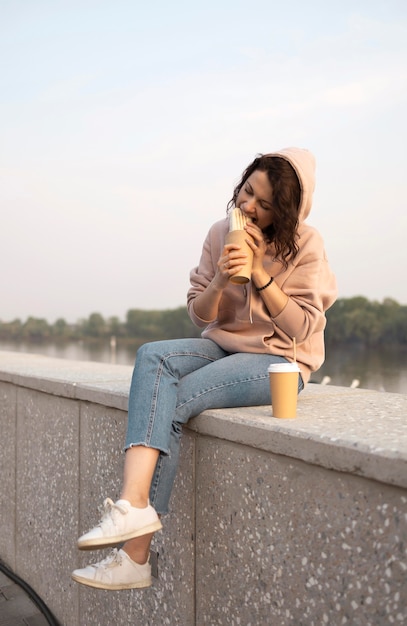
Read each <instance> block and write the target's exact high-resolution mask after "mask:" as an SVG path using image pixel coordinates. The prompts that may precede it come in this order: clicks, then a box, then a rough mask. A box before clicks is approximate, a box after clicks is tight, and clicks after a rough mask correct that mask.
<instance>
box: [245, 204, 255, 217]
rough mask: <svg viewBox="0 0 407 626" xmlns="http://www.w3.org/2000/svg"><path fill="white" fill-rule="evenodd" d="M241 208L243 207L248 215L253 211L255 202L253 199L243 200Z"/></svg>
mask: <svg viewBox="0 0 407 626" xmlns="http://www.w3.org/2000/svg"><path fill="white" fill-rule="evenodd" d="M242 208H243V210H244V212H245V213H246V214H247V215H248V216H249V217H250V216H251V215H253V214H254V212H255V209H256V203H255V201H254V200H246V201H245V202H243V207H242Z"/></svg>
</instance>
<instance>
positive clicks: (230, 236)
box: [225, 230, 253, 285]
mask: <svg viewBox="0 0 407 626" xmlns="http://www.w3.org/2000/svg"><path fill="white" fill-rule="evenodd" d="M248 237H249V235H248V234H247V232H246V231H245V230H231V231H229V232H228V233H227V235H226V238H225V243H237V244H239V246H240V247H241V248H242V251H243V252H244V253H245V254H247V255H248V256H247V261H246V264H245V265H244V267H242V269H241V270H240V272H239V273H238V274H234V275H233V276H231V277H230V282H232V283H236V284H238V285H242V284H243V283H248V282H249V280H250V278H251V275H252V263H253V250H252V249H251V248H249V246H248V245H247V243H246V241H245V240H246V239H247V238H248Z"/></svg>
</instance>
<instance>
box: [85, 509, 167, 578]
mask: <svg viewBox="0 0 407 626" xmlns="http://www.w3.org/2000/svg"><path fill="white" fill-rule="evenodd" d="M162 527H163V525H162V524H161V522H160V520H157V521H156V522H154V523H153V524H149V525H148V526H144V527H143V528H139V529H138V530H134V531H132V532H129V533H126V534H123V535H117V536H116V537H98V538H97V539H85V540H84V541H81V540H80V539H78V542H77V546H78V548H79V550H97V549H98V548H109V547H111V546H115V545H117V544H118V543H122V542H123V541H129V539H136V537H142V536H143V535H148V534H149V533H155V532H157V531H158V530H161V529H162ZM94 586H95V585H94Z"/></svg>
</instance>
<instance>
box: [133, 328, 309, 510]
mask: <svg viewBox="0 0 407 626" xmlns="http://www.w3.org/2000/svg"><path fill="white" fill-rule="evenodd" d="M281 361H286V359H285V358H284V357H281V356H273V355H270V354H252V353H245V352H239V353H232V354H231V353H229V352H225V351H224V350H222V348H220V347H219V346H218V345H217V344H216V343H214V342H213V341H211V340H210V339H174V340H168V341H156V342H152V343H146V344H144V345H142V346H141V348H139V350H138V352H137V356H136V362H135V366H134V371H133V378H132V382H131V388H130V397H129V412H128V425H127V435H126V443H125V449H126V450H127V449H128V448H130V447H132V446H137V445H143V446H147V447H150V448H156V449H158V450H160V456H159V458H158V461H157V466H156V469H155V473H154V476H153V480H152V483H151V490H150V502H151V504H152V505H153V506H154V507H155V509H156V510H157V512H158V513H160V514H165V513H168V503H169V500H170V495H171V490H172V486H173V483H174V479H175V475H176V472H177V468H178V457H179V449H180V442H181V436H182V426H183V424H186V423H187V422H188V420H189V419H190V418H191V417H194V416H196V415H198V414H199V413H202V411H205V410H206V409H215V408H218V409H220V408H226V407H240V406H256V405H265V404H270V401H271V398H270V385H269V378H268V373H267V367H268V365H269V364H270V363H276V362H281ZM302 388H303V382H302V379H301V376H300V380H299V386H298V391H301V389H302Z"/></svg>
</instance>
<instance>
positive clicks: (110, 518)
mask: <svg viewBox="0 0 407 626" xmlns="http://www.w3.org/2000/svg"><path fill="white" fill-rule="evenodd" d="M103 505H104V509H105V512H104V514H103V517H102V519H101V520H100V522H99V524H98V525H97V526H95V528H92V530H90V531H89V532H87V533H85V534H84V535H82V537H79V539H78V548H79V549H80V550H93V549H96V548H104V547H107V546H114V545H115V544H117V543H121V542H122V541H127V540H128V539H134V537H141V536H142V535H147V534H148V533H153V532H155V531H156V530H161V528H162V524H161V522H160V520H159V517H158V515H157V513H156V511H155V509H153V507H152V506H151V504H150V503H148V505H147V506H146V507H145V508H144V509H138V508H136V507H135V506H131V504H130V502H128V501H127V500H118V501H117V502H113V501H112V500H111V499H110V498H106V500H105V501H104V503H103Z"/></svg>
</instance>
